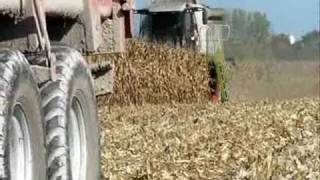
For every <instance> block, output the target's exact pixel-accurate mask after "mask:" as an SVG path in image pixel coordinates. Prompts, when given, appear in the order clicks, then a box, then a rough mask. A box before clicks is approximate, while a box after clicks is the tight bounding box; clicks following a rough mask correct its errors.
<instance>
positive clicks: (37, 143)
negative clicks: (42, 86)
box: [0, 50, 47, 180]
mask: <svg viewBox="0 0 320 180" xmlns="http://www.w3.org/2000/svg"><path fill="white" fill-rule="evenodd" d="M43 129H44V128H43V121H42V112H41V100H40V93H39V89H38V87H37V83H36V81H35V79H34V77H33V75H32V71H31V68H30V65H29V64H28V62H27V60H26V58H25V57H24V56H23V54H21V53H20V52H18V51H10V50H2V51H0V179H11V180H20V179H24V180H43V179H46V178H47V175H46V163H47V162H46V161H47V159H46V148H45V142H44V140H45V138H44V131H43Z"/></svg>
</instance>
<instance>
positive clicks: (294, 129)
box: [100, 99, 320, 180]
mask: <svg viewBox="0 0 320 180" xmlns="http://www.w3.org/2000/svg"><path fill="white" fill-rule="evenodd" d="M319 106H320V104H319V99H314V100H311V99H303V100H292V101H282V102H267V101H263V102H258V103H228V104H224V105H213V104H205V103H204V104H190V105H186V104H185V105H146V106H142V107H133V106H131V107H121V108H120V107H119V108H118V107H112V108H110V109H109V108H105V109H101V112H100V115H101V119H102V172H103V173H102V177H103V178H102V179H259V180H261V179H262V180H263V179H320V149H319V144H320V142H319V136H320V120H319V117H320V115H319V110H320V109H319V108H320V107H319Z"/></svg>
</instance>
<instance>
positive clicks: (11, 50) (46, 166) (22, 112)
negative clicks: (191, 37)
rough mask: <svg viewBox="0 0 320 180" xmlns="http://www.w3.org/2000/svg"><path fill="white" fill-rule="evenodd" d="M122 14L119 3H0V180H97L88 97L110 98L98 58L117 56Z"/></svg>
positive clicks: (125, 24)
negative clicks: (107, 95) (106, 55)
mask: <svg viewBox="0 0 320 180" xmlns="http://www.w3.org/2000/svg"><path fill="white" fill-rule="evenodd" d="M130 9H131V2H130V1H127V0H44V1H41V0H0V179H10V180H45V179H49V180H97V179H100V174H99V171H100V166H99V164H100V154H99V152H100V147H99V138H98V137H99V123H98V119H97V109H96V98H95V95H96V94H105V93H110V92H112V65H111V64H110V62H108V61H104V60H103V59H101V56H102V55H103V54H105V53H115V52H123V51H124V50H125V39H126V38H129V37H131V32H132V27H131V24H132V23H131V17H132V16H131V14H132V13H131V12H132V11H131V10H130ZM70 47H73V48H70ZM83 56H84V57H86V60H87V62H86V61H85V59H84V58H83ZM92 62H99V63H92ZM88 64H89V65H88ZM91 70H92V71H93V76H94V77H95V80H96V83H95V84H96V86H95V89H94V86H93V78H92V74H91ZM95 91H96V93H95Z"/></svg>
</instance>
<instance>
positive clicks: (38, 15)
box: [33, 0, 57, 81]
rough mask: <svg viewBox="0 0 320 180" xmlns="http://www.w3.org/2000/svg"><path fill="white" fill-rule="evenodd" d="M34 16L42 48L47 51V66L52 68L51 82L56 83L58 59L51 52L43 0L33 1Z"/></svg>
mask: <svg viewBox="0 0 320 180" xmlns="http://www.w3.org/2000/svg"><path fill="white" fill-rule="evenodd" d="M33 16H34V19H35V23H36V27H37V34H38V39H39V43H40V47H41V49H42V50H45V52H46V55H47V58H48V61H47V62H46V65H47V66H48V67H50V74H51V80H52V81H56V79H57V78H56V76H57V75H56V57H55V55H54V54H53V53H52V52H51V44H50V39H49V35H48V31H47V24H46V14H45V10H44V5H43V4H42V2H41V0H33Z"/></svg>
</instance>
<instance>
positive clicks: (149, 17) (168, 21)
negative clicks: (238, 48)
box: [136, 0, 230, 101]
mask: <svg viewBox="0 0 320 180" xmlns="http://www.w3.org/2000/svg"><path fill="white" fill-rule="evenodd" d="M136 13H137V14H140V32H139V36H140V38H144V39H148V40H151V41H152V42H156V43H166V44H169V45H171V46H173V47H175V48H187V49H191V50H193V51H196V52H199V53H202V54H206V55H207V57H208V62H209V71H210V72H209V74H210V79H211V80H210V84H209V86H210V89H211V93H212V99H213V101H220V100H222V101H224V99H227V97H226V96H227V95H226V92H225V77H224V76H225V75H224V70H223V69H224V67H223V66H225V63H224V57H223V56H224V55H223V41H224V40H226V39H228V37H229V34H230V26H229V25H226V24H224V23H225V11H224V10H223V9H221V8H210V7H209V6H207V5H204V4H202V3H200V2H199V0H153V1H152V2H151V4H150V5H149V6H148V7H147V8H143V9H139V10H137V11H136Z"/></svg>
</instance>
